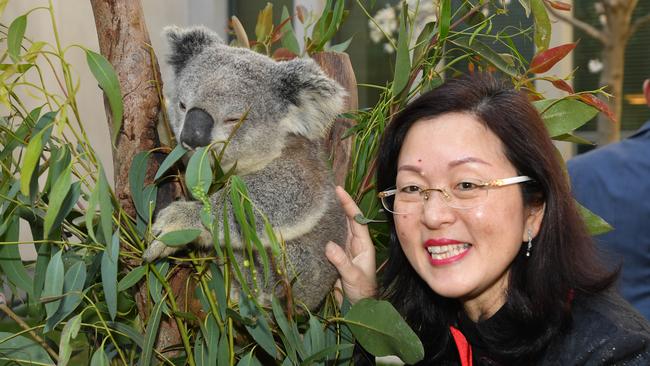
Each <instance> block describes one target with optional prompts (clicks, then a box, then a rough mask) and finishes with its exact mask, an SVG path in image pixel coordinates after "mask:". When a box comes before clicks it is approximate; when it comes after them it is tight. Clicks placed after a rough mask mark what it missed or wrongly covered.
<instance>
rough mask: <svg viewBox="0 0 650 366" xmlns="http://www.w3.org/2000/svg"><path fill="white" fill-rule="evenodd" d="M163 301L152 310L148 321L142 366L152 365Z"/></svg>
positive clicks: (140, 363)
mask: <svg viewBox="0 0 650 366" xmlns="http://www.w3.org/2000/svg"><path fill="white" fill-rule="evenodd" d="M163 304H164V302H163V301H160V302H158V303H157V304H156V305H155V306H154V307H153V310H151V314H150V318H149V320H148V321H147V323H146V324H147V330H146V332H145V335H144V347H143V348H142V356H141V357H140V362H139V363H138V365H140V366H149V365H151V357H152V356H153V348H154V345H155V344H156V339H157V338H158V337H157V334H158V325H159V324H160V317H161V314H162V305H163Z"/></svg>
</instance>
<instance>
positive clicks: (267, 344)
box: [239, 293, 277, 358]
mask: <svg viewBox="0 0 650 366" xmlns="http://www.w3.org/2000/svg"><path fill="white" fill-rule="evenodd" d="M239 313H240V314H241V316H242V317H244V318H247V319H250V320H251V323H252V325H249V324H245V326H246V330H247V331H248V334H250V335H251V336H252V337H253V339H254V340H255V341H256V342H257V344H259V345H260V347H262V349H264V350H265V351H266V353H268V354H269V355H271V356H273V358H276V357H277V351H276V350H275V341H274V340H273V334H272V333H271V328H270V327H269V323H267V321H266V318H265V317H264V314H263V313H261V312H260V311H259V309H258V308H257V306H256V305H255V303H254V302H253V301H252V300H250V299H249V298H248V297H247V296H246V294H244V293H240V295H239Z"/></svg>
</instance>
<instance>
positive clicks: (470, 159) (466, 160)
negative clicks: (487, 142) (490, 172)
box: [448, 156, 492, 168]
mask: <svg viewBox="0 0 650 366" xmlns="http://www.w3.org/2000/svg"><path fill="white" fill-rule="evenodd" d="M467 163H479V164H485V165H490V166H491V165H492V164H490V163H488V162H487V161H485V160H483V159H479V158H476V157H473V156H468V157H466V158H461V159H456V160H452V161H450V162H449V164H448V165H449V167H450V168H453V167H457V166H459V165H463V164H467Z"/></svg>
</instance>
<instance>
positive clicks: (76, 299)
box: [43, 261, 86, 333]
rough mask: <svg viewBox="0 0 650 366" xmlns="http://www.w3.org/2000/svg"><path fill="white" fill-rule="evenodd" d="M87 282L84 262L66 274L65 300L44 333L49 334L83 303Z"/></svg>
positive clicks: (64, 283) (48, 321)
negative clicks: (82, 298) (82, 296)
mask: <svg viewBox="0 0 650 366" xmlns="http://www.w3.org/2000/svg"><path fill="white" fill-rule="evenodd" d="M85 282H86V265H85V264H84V262H82V261H78V262H76V263H75V264H73V265H72V266H71V267H70V268H68V270H67V271H66V273H65V278H64V280H63V295H64V297H63V299H61V304H60V305H59V308H58V309H57V310H56V313H54V315H53V316H52V317H51V318H49V319H48V320H47V323H46V324H45V328H44V329H43V331H44V332H46V333H47V332H49V331H50V330H53V329H55V328H56V326H57V325H58V324H59V323H60V322H61V321H62V320H63V319H65V318H66V317H67V316H68V315H70V314H71V313H72V312H73V311H74V310H75V309H76V308H77V306H79V304H80V303H81V293H82V291H83V288H84V283H85Z"/></svg>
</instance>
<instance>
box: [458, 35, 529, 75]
mask: <svg viewBox="0 0 650 366" xmlns="http://www.w3.org/2000/svg"><path fill="white" fill-rule="evenodd" d="M450 42H451V43H453V44H455V45H457V46H459V47H461V48H464V49H466V50H470V51H473V52H475V53H476V54H478V55H479V56H481V57H482V58H483V59H485V60H487V61H488V62H489V63H491V64H492V65H494V66H495V67H496V68H497V69H499V70H501V71H503V72H504V73H506V74H508V75H510V76H513V77H516V76H517V70H516V69H514V68H513V67H512V66H510V64H509V63H508V61H506V60H505V59H504V58H503V57H502V56H501V55H500V54H499V53H497V52H496V51H494V50H493V49H492V48H490V47H489V46H488V45H486V44H485V43H483V42H481V41H479V40H476V39H475V40H474V41H473V42H471V43H470V39H469V37H459V38H455V39H453V40H450Z"/></svg>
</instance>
